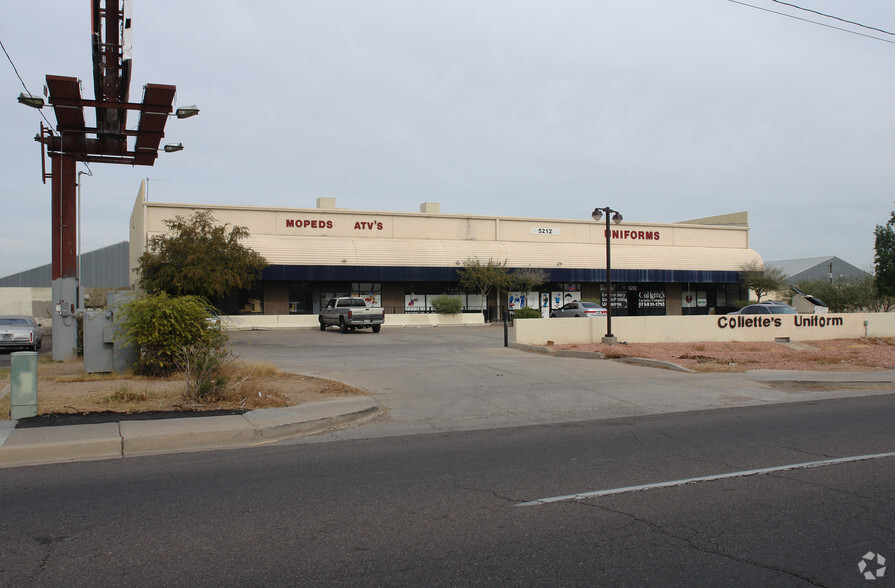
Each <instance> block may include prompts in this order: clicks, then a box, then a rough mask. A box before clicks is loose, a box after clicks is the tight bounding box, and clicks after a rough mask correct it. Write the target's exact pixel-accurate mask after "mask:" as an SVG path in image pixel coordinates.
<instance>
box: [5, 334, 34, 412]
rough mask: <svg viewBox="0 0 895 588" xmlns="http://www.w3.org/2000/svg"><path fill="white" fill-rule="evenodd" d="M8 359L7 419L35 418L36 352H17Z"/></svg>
mask: <svg viewBox="0 0 895 588" xmlns="http://www.w3.org/2000/svg"><path fill="white" fill-rule="evenodd" d="M9 359H10V367H11V368H12V369H10V372H9V418H10V420H13V421H17V420H19V419H27V418H30V417H34V416H37V352H36V351H17V352H15V353H11V354H10V357H9Z"/></svg>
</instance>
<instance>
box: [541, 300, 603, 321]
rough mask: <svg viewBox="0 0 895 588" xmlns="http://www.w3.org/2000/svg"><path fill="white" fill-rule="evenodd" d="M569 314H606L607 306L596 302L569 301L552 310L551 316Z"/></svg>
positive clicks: (565, 315)
mask: <svg viewBox="0 0 895 588" xmlns="http://www.w3.org/2000/svg"><path fill="white" fill-rule="evenodd" d="M569 316H591V317H593V316H606V308H605V307H603V306H600V305H599V304H597V303H596V302H569V303H567V304H563V306H562V308H557V309H556V310H552V311H550V318H563V317H569Z"/></svg>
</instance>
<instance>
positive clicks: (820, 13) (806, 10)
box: [771, 0, 895, 36]
mask: <svg viewBox="0 0 895 588" xmlns="http://www.w3.org/2000/svg"><path fill="white" fill-rule="evenodd" d="M771 2H776V3H777V4H783V5H784V6H791V7H792V8H795V9H796V10H804V11H805V12H812V13H814V14H817V15H820V16H822V17H824V18H832V19H833V20H838V21H839V22H844V23H848V24H852V25H855V26H857V27H861V28H862V29H867V30H870V31H878V32H880V33H884V34H886V35H892V36H895V33H890V32H889V31H886V30H884V29H878V28H876V27H869V26H867V25H863V24H861V23H859V22H855V21H853V20H846V19H844V18H839V17H838V16H833V15H832V14H826V13H824V12H819V11H817V10H812V9H810V8H803V7H802V6H798V5H796V4H790V3H789V2H782V1H781V0H771Z"/></svg>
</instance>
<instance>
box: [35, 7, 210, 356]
mask: <svg viewBox="0 0 895 588" xmlns="http://www.w3.org/2000/svg"><path fill="white" fill-rule="evenodd" d="M131 26H132V17H131V3H130V0H91V28H92V32H91V33H92V36H91V48H92V53H93V90H94V99H93V100H87V99H84V98H82V97H81V87H80V80H78V79H77V78H73V77H67V76H56V75H47V77H46V79H47V85H46V90H47V95H48V100H47V102H48V103H49V105H50V106H52V107H53V111H54V113H55V115H56V129H55V130H56V132H53V131H52V130H50V129H47V128H45V127H44V126H43V125H41V132H40V134H39V135H38V136H37V137H35V140H37V141H39V142H40V143H41V145H42V146H43V147H42V149H43V151H44V154H45V155H49V157H50V173H49V174H47V173H46V167H45V166H44V173H43V181H44V183H46V181H47V179H50V180H51V194H52V206H51V209H52V212H51V215H52V216H51V230H52V290H53V303H54V305H53V306H54V308H53V359H55V360H57V361H61V360H65V359H70V358H73V357H75V355H76V354H77V344H78V340H77V317H76V306H77V301H78V296H79V293H78V286H79V285H78V259H77V232H78V228H77V227H78V223H77V190H76V187H77V175H76V168H77V165H78V163H79V162H82V163H120V164H129V165H149V166H151V165H153V164H154V163H155V160H156V158H157V157H158V149H159V143H160V142H161V140H162V138H163V137H164V136H165V132H164V131H165V124H166V123H167V121H168V116H169V115H170V114H171V113H172V107H173V104H174V97H175V94H176V92H177V89H176V87H175V86H170V85H164V84H146V85H145V86H144V87H143V100H142V101H141V102H139V103H131V102H128V95H129V88H130V76H131V32H132V28H131ZM19 101H20V102H22V103H24V104H27V105H29V106H33V107H36V108H41V107H42V106H43V100H42V99H40V98H37V97H34V96H25V95H24V94H23V95H22V96H20V97H19ZM85 108H93V109H95V118H96V123H95V125H94V126H92V127H91V126H87V123H86V121H85V118H84V109H85ZM131 110H134V111H137V112H139V113H140V118H139V121H138V123H137V128H136V129H133V130H131V129H127V127H126V123H127V114H128V111H131ZM197 113H198V109H197V108H195V107H188V108H187V109H183V111H181V110H180V109H178V112H177V116H178V118H187V117H188V116H192V115H194V114H197Z"/></svg>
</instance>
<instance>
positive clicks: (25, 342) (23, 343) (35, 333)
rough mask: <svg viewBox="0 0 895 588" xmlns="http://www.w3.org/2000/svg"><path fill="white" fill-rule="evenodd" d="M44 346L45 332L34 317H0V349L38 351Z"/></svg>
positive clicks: (14, 315) (12, 315)
mask: <svg viewBox="0 0 895 588" xmlns="http://www.w3.org/2000/svg"><path fill="white" fill-rule="evenodd" d="M42 344H43V331H41V330H40V326H39V325H38V324H37V322H36V321H35V320H34V318H33V317H30V316H27V315H17V314H11V315H3V316H0V347H2V348H6V349H12V348H16V347H21V348H25V349H31V350H33V351H37V350H38V349H40V347H41V345H42Z"/></svg>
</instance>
